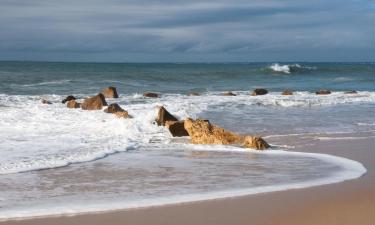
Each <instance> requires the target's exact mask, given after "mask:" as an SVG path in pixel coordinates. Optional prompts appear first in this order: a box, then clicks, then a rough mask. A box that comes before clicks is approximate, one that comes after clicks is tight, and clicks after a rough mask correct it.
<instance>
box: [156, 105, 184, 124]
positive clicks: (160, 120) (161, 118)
mask: <svg viewBox="0 0 375 225" xmlns="http://www.w3.org/2000/svg"><path fill="white" fill-rule="evenodd" d="M155 121H156V123H157V124H158V125H159V126H165V122H167V121H178V119H177V118H176V117H174V116H173V115H172V114H170V113H169V112H168V111H167V110H166V109H165V108H164V107H163V106H160V107H159V111H158V116H157V117H156V120H155Z"/></svg>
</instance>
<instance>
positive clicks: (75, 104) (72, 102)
mask: <svg viewBox="0 0 375 225" xmlns="http://www.w3.org/2000/svg"><path fill="white" fill-rule="evenodd" d="M66 107H68V108H71V109H77V108H80V107H81V103H78V102H76V100H70V101H68V103H66Z"/></svg>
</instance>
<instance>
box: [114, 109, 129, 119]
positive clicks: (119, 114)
mask: <svg viewBox="0 0 375 225" xmlns="http://www.w3.org/2000/svg"><path fill="white" fill-rule="evenodd" d="M114 114H115V115H116V116H117V117H118V118H125V119H126V118H131V116H130V115H129V113H128V112H127V111H125V110H124V111H121V112H115V113H114Z"/></svg>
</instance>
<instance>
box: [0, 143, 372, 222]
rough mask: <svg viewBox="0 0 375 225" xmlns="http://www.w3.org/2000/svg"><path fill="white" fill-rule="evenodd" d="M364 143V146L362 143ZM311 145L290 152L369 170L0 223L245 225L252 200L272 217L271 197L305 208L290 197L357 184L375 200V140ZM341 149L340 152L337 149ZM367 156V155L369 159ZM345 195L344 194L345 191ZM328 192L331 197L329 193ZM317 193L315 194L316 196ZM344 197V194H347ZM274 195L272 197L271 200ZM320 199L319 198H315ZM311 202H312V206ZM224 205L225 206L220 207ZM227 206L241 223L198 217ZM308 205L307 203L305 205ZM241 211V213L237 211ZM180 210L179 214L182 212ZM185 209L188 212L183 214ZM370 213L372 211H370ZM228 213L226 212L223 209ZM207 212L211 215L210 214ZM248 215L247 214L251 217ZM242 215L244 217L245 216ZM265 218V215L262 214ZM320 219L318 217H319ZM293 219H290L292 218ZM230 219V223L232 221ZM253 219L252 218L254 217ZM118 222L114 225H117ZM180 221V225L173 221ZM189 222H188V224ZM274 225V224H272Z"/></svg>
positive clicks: (299, 200) (294, 197) (262, 218)
mask: <svg viewBox="0 0 375 225" xmlns="http://www.w3.org/2000/svg"><path fill="white" fill-rule="evenodd" d="M363 142H365V144H363ZM313 143H315V145H313V146H305V147H304V148H303V149H299V148H300V147H297V148H296V149H293V152H294V151H300V150H303V152H313V153H324V154H330V155H331V154H332V155H338V156H340V157H345V158H349V159H353V160H356V161H359V162H361V163H363V164H364V165H365V167H366V168H367V169H368V173H367V174H364V176H363V177H361V178H359V179H354V180H349V181H344V182H340V183H335V184H328V185H320V186H316V187H309V188H303V189H289V190H284V191H280V190H279V191H273V192H267V193H260V194H253V195H246V196H240V197H239V196H236V197H228V198H220V199H218V198H215V199H210V200H199V201H194V202H184V203H178V204H168V205H163V206H151V207H143V208H133V209H125V210H124V209H122V210H121V209H119V210H114V211H113V210H111V211H105V212H91V213H82V214H76V215H64V216H56V215H55V216H43V217H37V218H35V217H34V218H28V219H25V218H22V219H16V220H7V221H1V222H0V224H51V223H53V224H75V223H76V224H99V223H95V218H96V219H98V218H99V219H100V220H101V219H105V220H110V221H111V224H118V222H120V221H121V220H120V221H118V220H116V218H117V219H118V218H122V219H124V218H129V217H131V218H132V220H131V224H146V223H143V222H142V223H138V222H141V221H144V220H148V221H149V222H151V221H152V223H153V224H159V223H160V224H176V223H177V224H184V223H185V222H187V221H184V218H185V217H186V215H190V216H191V217H194V218H196V219H195V220H194V221H196V222H195V223H189V224H202V223H204V224H222V223H220V221H221V220H223V221H227V222H228V223H232V224H233V223H235V224H245V223H242V222H241V221H243V222H246V219H245V218H246V214H249V212H246V213H245V212H243V209H242V208H243V207H242V205H243V204H244V205H249V206H247V207H249V209H252V210H251V211H252V213H254V211H253V210H255V211H257V212H258V211H259V209H257V207H256V205H254V203H253V201H255V202H258V204H264V206H263V207H265V210H266V211H269V210H271V211H272V212H271V213H270V214H271V215H272V214H274V215H275V214H278V213H280V212H282V211H283V210H281V211H280V209H279V210H276V211H274V210H273V208H275V207H276V206H277V205H278V204H280V203H278V204H275V203H268V204H269V205H267V202H268V201H270V200H269V198H273V197H275V196H278V198H286V201H291V200H293V201H295V202H297V203H299V204H300V207H306V206H305V204H301V201H302V202H303V199H304V198H305V197H306V196H300V197H298V198H299V199H298V198H297V197H296V196H293V195H295V194H298V193H305V192H306V193H305V194H308V195H311V193H310V192H322V191H321V189H323V190H324V189H328V190H327V192H328V193H330V192H332V193H334V192H337V190H332V189H338V190H342V189H347V188H346V186H352V185H354V184H357V183H363V182H365V183H370V184H371V185H370V186H369V187H364V185H360V187H361V188H362V189H363V188H368V189H369V190H368V191H369V194H367V195H371V196H372V197H373V198H374V199H375V179H373V180H374V181H373V182H369V179H371V178H374V176H373V175H372V173H373V172H374V171H375V170H374V166H371V164H372V162H371V158H372V157H371V156H375V153H374V152H371V147H372V146H373V144H374V143H375V138H372V137H369V138H368V139H366V140H363V139H359V140H350V141H346V140H341V139H340V140H335V139H333V140H324V141H319V140H314V141H313ZM358 144H360V145H358ZM353 147H357V148H360V149H362V151H361V152H360V153H361V154H359V155H355V154H354V153H355V152H352V151H350V150H351V148H353ZM340 149H341V150H340ZM369 155H370V156H369ZM345 192H346V191H345ZM332 193H331V194H332ZM349 193H350V194H352V195H356V194H358V191H356V190H349ZM316 194H318V193H316ZM319 195H321V197H322V196H326V195H327V193H319ZM346 195H347V193H346ZM271 196H273V197H271ZM329 197H330V196H329V195H328V196H326V197H325V198H328V199H329ZM349 197H350V196H347V197H345V196H341V197H340V198H338V199H337V201H338V200H340V199H341V200H343V201H345V199H349ZM296 198H297V199H296ZM325 198H321V201H324V200H325ZM318 199H319V198H318ZM309 201H312V202H315V201H316V200H314V199H310V200H309ZM312 202H311V203H312ZM223 203H224V204H223ZM226 204H234V206H233V209H237V210H238V211H237V214H238V213H241V212H242V213H245V214H241V215H238V216H240V217H241V218H242V219H244V220H241V221H237V219H238V218H237V219H236V218H233V216H231V215H228V213H227V212H223V215H227V217H225V218H221V217H222V216H218V217H216V218H211V219H210V220H207V218H206V219H205V218H200V219H199V217H197V215H200V214H199V212H197V209H199V208H201V207H209V209H212V210H213V209H215V210H213V212H215V211H217V210H219V209H221V210H223V209H222V208H226ZM369 204H370V206H372V207H374V208H373V209H375V203H373V204H372V205H371V202H370V203H369ZM308 205H309V204H307V206H308ZM233 209H231V210H229V211H230V212H232V213H233ZM239 209H242V210H239ZM181 210H182V211H181ZM186 210H187V211H186ZM370 210H371V209H370ZM170 211H174V212H175V213H179V214H180V215H179V216H177V217H173V218H174V220H173V221H174V222H175V223H170V222H171V221H169V220H166V218H164V219H163V218H159V215H163V214H165V213H168V214H169V213H170ZM225 211H227V209H226V210H225ZM210 213H212V212H211V211H210ZM252 213H250V214H252ZM259 213H260V212H258V214H257V215H253V216H255V217H256V218H258V219H259V220H260V221H262V220H264V221H266V218H267V217H263V216H262V213H260V214H259ZM244 216H245V217H244ZM264 216H265V215H264ZM318 216H319V214H318ZM369 216H370V217H371V215H369ZM292 218H293V217H292ZM231 219H232V220H231ZM253 219H254V218H253ZM211 220H212V221H215V223H210V221H211ZM116 221H117V222H116ZM176 221H180V222H176ZM231 221H232V222H231ZM190 222H191V221H190ZM272 224H273V223H272Z"/></svg>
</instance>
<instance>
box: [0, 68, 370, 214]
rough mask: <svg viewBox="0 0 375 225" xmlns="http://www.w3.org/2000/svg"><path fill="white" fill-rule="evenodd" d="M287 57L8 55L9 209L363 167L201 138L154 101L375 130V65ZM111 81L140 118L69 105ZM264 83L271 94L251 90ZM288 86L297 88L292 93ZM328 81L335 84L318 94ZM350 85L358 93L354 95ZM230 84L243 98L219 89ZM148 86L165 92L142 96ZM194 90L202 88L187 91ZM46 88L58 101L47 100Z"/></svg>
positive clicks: (260, 128)
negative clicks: (198, 141)
mask: <svg viewBox="0 0 375 225" xmlns="http://www.w3.org/2000/svg"><path fill="white" fill-rule="evenodd" d="M280 66H281V67H282V68H281V69H280V68H278V67H275V65H274V66H273V67H271V64H266V63H263V64H262V63H261V64H90V63H31V62H25V63H20V62H0V140H1V141H0V218H3V219H4V218H10V217H17V216H35V215H47V214H59V213H79V212H83V211H96V210H108V209H115V208H129V207H138V206H147V205H155V204H163V203H176V202H183V201H190V200H202V199H209V198H215V197H228V196H233V195H240V194H251V193H258V192H265V191H274V190H282V189H288V188H297V187H306V186H312V185H318V184H324V183H332V182H338V181H342V180H346V179H353V178H356V177H359V176H361V175H362V174H363V173H364V172H365V169H364V168H363V167H362V165H361V164H359V163H357V162H353V161H351V160H346V159H342V158H335V157H333V158H332V157H329V156H325V155H311V154H307V153H301V154H293V153H291V152H289V153H288V152H284V151H281V149H285V150H292V149H293V146H289V147H288V146H284V147H278V146H275V147H274V150H275V151H269V152H265V153H256V152H252V151H250V152H244V151H243V150H244V149H241V148H238V147H234V146H227V147H223V146H194V145H190V144H187V141H188V140H186V139H172V138H171V136H170V134H169V133H168V131H167V130H166V129H164V128H163V127H158V126H157V125H155V124H154V122H153V121H154V119H155V117H156V114H157V111H156V106H159V105H164V106H165V107H166V108H167V109H168V110H169V111H170V112H172V113H173V114H175V115H176V116H178V117H179V118H180V119H184V118H186V117H192V118H198V117H203V118H207V119H209V120H210V121H212V122H213V123H215V124H218V125H220V126H223V127H225V128H227V129H230V130H232V131H235V132H239V133H243V134H260V135H263V136H272V135H273V136H275V135H276V136H277V135H288V134H309V133H319V134H329V133H342V132H348V133H358V132H369V133H374V131H375V121H374V119H373V113H374V112H375V79H374V72H375V65H374V64H370V63H368V64H340V63H332V64H326V63H323V64H319V63H316V64H302V63H300V64H298V66H295V65H294V66H288V65H286V66H285V65H284V66H283V65H279V67H280ZM108 85H111V86H116V87H117V88H118V92H119V93H120V98H119V99H108V101H109V103H112V102H117V103H119V104H120V105H121V106H122V107H123V108H124V109H126V110H128V111H129V114H130V115H132V116H133V118H132V119H118V118H116V117H114V116H113V115H111V114H106V113H103V112H102V111H82V110H80V109H68V108H66V106H65V105H63V104H61V100H62V99H63V98H64V97H65V96H66V95H68V94H74V95H76V96H77V97H79V98H84V97H87V96H89V95H93V94H95V93H97V92H98V91H100V90H101V89H102V88H104V87H106V86H108ZM255 87H267V89H269V90H270V93H269V94H268V95H265V96H256V97H254V96H250V95H249V92H250V91H251V90H252V89H253V88H255ZM285 88H291V89H293V90H295V91H297V92H295V95H293V96H282V95H281V93H280V91H281V90H283V89H285ZM321 88H329V89H331V90H333V93H332V94H331V95H328V96H317V95H315V94H314V93H311V91H313V90H316V89H321ZM351 89H356V90H359V92H358V94H354V95H348V94H345V93H344V91H345V90H351ZM228 90H231V91H233V92H235V93H236V94H237V96H234V97H224V96H221V95H220V93H221V92H222V91H228ZM143 91H156V92H158V93H160V94H161V98H157V99H148V98H144V97H142V95H141V94H140V93H142V92H143ZM189 91H198V92H200V93H201V94H202V95H201V96H198V97H196V96H186V93H187V92H189ZM42 98H43V99H47V100H49V101H51V102H53V104H52V105H44V104H41V103H40V99H42ZM323 136H324V135H323ZM349 136H350V135H349ZM323 139H324V137H323ZM271 144H273V143H272V142H271ZM56 202H58V203H59V204H56ZM31 205H32V206H33V207H30V206H31Z"/></svg>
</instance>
